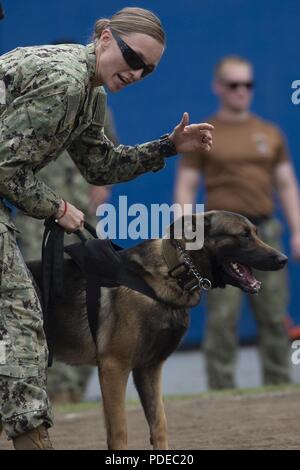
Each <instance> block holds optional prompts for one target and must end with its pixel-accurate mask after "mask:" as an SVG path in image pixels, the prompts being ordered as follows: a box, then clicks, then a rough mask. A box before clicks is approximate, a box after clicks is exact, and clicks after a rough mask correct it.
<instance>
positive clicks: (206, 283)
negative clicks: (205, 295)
mask: <svg viewBox="0 0 300 470" xmlns="http://www.w3.org/2000/svg"><path fill="white" fill-rule="evenodd" d="M199 286H200V287H201V288H202V289H203V290H209V289H211V282H210V280H209V279H207V278H206V277H202V278H201V279H200V281H199Z"/></svg>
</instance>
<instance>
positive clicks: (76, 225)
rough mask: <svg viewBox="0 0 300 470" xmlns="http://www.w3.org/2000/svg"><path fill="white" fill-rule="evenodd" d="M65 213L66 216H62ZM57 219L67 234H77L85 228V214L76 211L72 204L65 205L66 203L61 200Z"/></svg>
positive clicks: (56, 215)
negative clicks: (77, 231) (76, 232)
mask: <svg viewBox="0 0 300 470" xmlns="http://www.w3.org/2000/svg"><path fill="white" fill-rule="evenodd" d="M65 204H67V209H66V211H65ZM64 211H65V215H63V217H61V216H62V214H63V213H64ZM55 217H56V218H57V223H58V224H59V225H60V226H61V227H63V228H64V229H65V231H66V232H67V233H72V232H75V231H76V230H78V229H82V228H83V223H84V213H83V212H81V211H80V210H78V209H76V207H74V206H73V205H72V204H70V203H69V202H68V203H65V201H63V200H61V202H60V205H59V209H58V211H57V212H56V214H55Z"/></svg>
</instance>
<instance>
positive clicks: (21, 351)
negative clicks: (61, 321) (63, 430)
mask: <svg viewBox="0 0 300 470" xmlns="http://www.w3.org/2000/svg"><path fill="white" fill-rule="evenodd" d="M0 273H1V278H0V280H1V281H0V423H1V424H2V426H3V428H4V430H5V431H6V434H7V436H8V437H9V438H13V437H15V436H18V435H20V434H22V433H24V432H26V431H28V430H30V429H33V428H36V427H38V426H39V425H41V424H44V425H46V426H48V427H50V426H51V425H52V415H51V408H50V404H49V400H48V396H47V393H46V365H47V356H48V351H47V346H46V342H45V336H44V331H43V322H42V312H41V307H40V303H39V300H38V297H37V294H36V292H35V289H34V287H33V285H32V281H31V278H30V276H29V273H28V271H27V268H26V265H25V263H24V260H23V258H22V255H21V253H20V251H19V249H18V246H17V244H16V238H15V232H14V230H12V229H11V228H9V227H8V226H7V225H5V224H3V223H0ZM0 427H1V426H0Z"/></svg>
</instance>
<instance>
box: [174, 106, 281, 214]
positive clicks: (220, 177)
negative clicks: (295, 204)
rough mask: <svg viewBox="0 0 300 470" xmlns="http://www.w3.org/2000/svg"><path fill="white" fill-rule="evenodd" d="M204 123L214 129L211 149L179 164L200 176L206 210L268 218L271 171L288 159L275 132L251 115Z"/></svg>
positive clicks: (270, 197) (270, 212)
mask: <svg viewBox="0 0 300 470" xmlns="http://www.w3.org/2000/svg"><path fill="white" fill-rule="evenodd" d="M207 122H210V123H211V124H213V125H214V126H215V130H214V132H213V147H212V150H211V151H210V152H205V151H201V152H197V153H193V154H186V155H184V156H183V158H182V159H181V163H180V165H181V166H184V167H192V168H195V169H198V170H199V171H201V173H202V174H203V175H204V180H205V189H206V198H207V200H206V210H212V209H219V210H228V211H233V212H239V213H241V214H245V215H249V216H252V217H259V216H264V215H267V216H268V215H271V214H272V212H273V194H272V189H273V174H274V168H275V166H276V165H278V164H279V163H282V162H285V161H288V159H289V157H288V152H287V148H286V145H285V141H284V137H283V135H282V134H281V132H280V131H279V129H277V127H275V126H274V125H273V124H270V123H269V122H266V121H264V120H263V119H261V118H259V117H257V116H255V115H250V117H249V118H248V119H247V120H245V121H243V122H234V123H233V122H228V121H225V120H222V119H220V118H219V117H217V116H212V117H211V118H209V119H208V120H207Z"/></svg>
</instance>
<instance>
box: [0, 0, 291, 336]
mask: <svg viewBox="0 0 300 470" xmlns="http://www.w3.org/2000/svg"><path fill="white" fill-rule="evenodd" d="M101 3H102V2H99V1H96V0H89V1H84V0H64V1H58V0H51V1H43V2H41V1H40V0H27V1H26V2H24V0H9V1H8V0H7V1H5V0H4V1H3V5H4V8H5V11H6V19H5V20H4V21H2V22H0V48H1V51H2V52H6V51H8V50H10V49H12V48H14V47H16V46H25V45H32V44H45V43H50V42H53V41H54V40H57V39H61V38H73V39H74V40H76V41H79V42H82V43H86V42H87V41H88V39H89V37H90V35H91V33H92V28H93V24H94V22H95V20H96V19H97V18H99V17H104V16H105V15H111V14H112V13H114V12H115V11H116V10H118V9H120V8H122V7H124V6H136V5H137V4H138V5H139V6H141V7H145V8H150V9H152V10H154V11H155V12H156V13H157V14H158V15H159V16H160V17H161V19H162V21H163V23H164V25H165V29H166V32H167V37H168V47H167V51H166V53H165V56H164V57H163V59H162V61H161V64H160V66H159V69H158V70H157V72H156V73H155V74H153V76H151V77H149V78H147V79H146V80H145V81H144V82H141V83H139V84H136V85H135V86H134V87H133V88H128V89H126V90H124V91H122V93H120V94H116V95H110V96H109V103H110V105H111V106H112V108H113V110H114V113H115V119H116V124H117V128H118V131H119V135H120V139H121V142H122V143H127V144H135V143H137V142H144V141H147V140H150V139H153V138H155V137H157V136H159V135H161V134H163V133H165V132H167V131H169V130H170V129H172V128H173V126H174V125H176V124H177V122H178V120H179V119H180V118H181V115H182V112H183V111H189V112H190V115H191V118H192V119H193V120H203V119H204V117H205V116H207V115H209V114H210V113H211V112H212V111H213V110H214V109H215V106H216V101H215V99H214V97H213V95H212V94H211V91H210V80H211V70H212V67H213V65H214V64H215V62H216V61H217V60H218V59H219V58H220V57H222V56H223V55H225V54H232V53H235V54H240V55H243V56H245V57H247V58H248V59H250V60H251V61H253V63H254V66H255V71H256V83H257V89H256V93H255V100H254V103H253V111H254V112H256V113H259V114H261V115H262V116H263V117H265V118H267V119H270V120H272V121H274V122H276V123H277V124H278V125H279V126H280V127H281V128H282V129H283V130H284V131H285V133H286V135H287V138H288V142H289V147H290V150H291V154H292V156H293V160H294V163H295V166H296V171H297V175H298V177H300V163H299V156H300V149H299V131H298V128H299V120H300V105H298V106H295V105H293V104H292V102H291V83H292V81H293V80H296V79H300V71H299V46H300V40H299V31H300V2H299V0H287V1H282V0H252V1H251V2H249V1H246V0H185V1H176V0H175V1H170V0H164V1H146V0H140V1H137V0H136V1H134V2H132V1H130V0H127V1H115V0H110V1H109V2H105V3H104V2H103V4H101ZM175 166H176V159H170V161H169V162H168V164H167V168H166V169H165V170H164V171H163V172H160V173H157V174H151V175H150V174H149V175H146V176H144V177H142V178H139V179H137V180H136V181H133V182H131V183H129V184H126V185H125V184H122V185H119V186H116V187H115V189H114V196H113V200H114V201H116V200H117V197H118V195H119V194H127V195H128V198H129V202H131V201H137V202H144V203H147V204H150V203H151V202H153V201H154V202H159V203H161V202H164V201H165V202H171V200H172V192H173V181H174V171H175ZM202 198H203V196H202V194H199V202H200V201H202ZM287 241H288V231H287V229H286V230H285V243H286V251H287V252H289V247H288V243H287ZM299 275H300V267H299V266H297V265H296V264H295V263H294V262H293V261H291V262H290V276H291V305H290V309H289V312H290V314H291V315H292V317H293V319H294V320H295V321H296V322H297V323H300V312H299V307H298V290H299V287H300V285H299ZM202 312H203V307H201V309H198V310H197V311H195V312H193V314H192V328H191V330H190V334H189V340H190V341H194V342H199V339H200V337H201V336H202V331H203V315H202ZM240 331H241V336H242V337H243V338H245V337H248V336H249V335H250V336H251V335H253V334H254V332H255V328H254V323H253V321H252V320H251V318H250V316H249V313H247V311H246V310H244V313H243V317H242V322H241V328H240Z"/></svg>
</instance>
